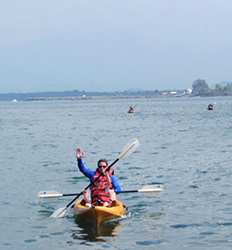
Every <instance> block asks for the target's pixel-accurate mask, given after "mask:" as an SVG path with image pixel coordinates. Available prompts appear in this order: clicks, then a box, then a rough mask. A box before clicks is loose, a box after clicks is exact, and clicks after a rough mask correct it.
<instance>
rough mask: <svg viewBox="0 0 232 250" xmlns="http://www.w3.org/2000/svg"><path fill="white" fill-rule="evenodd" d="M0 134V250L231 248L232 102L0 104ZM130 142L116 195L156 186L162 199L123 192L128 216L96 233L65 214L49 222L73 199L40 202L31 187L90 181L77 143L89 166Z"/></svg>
mask: <svg viewBox="0 0 232 250" xmlns="http://www.w3.org/2000/svg"><path fill="white" fill-rule="evenodd" d="M210 102H216V106H215V110H214V111H207V110H206V107H207V105H208V103H210ZM131 104H137V106H136V113H135V114H132V115H128V114H127V109H128V107H129V105H131ZM0 131H1V140H0V175H1V181H0V190H1V191H0V193H1V196H0V209H1V213H0V219H1V223H0V232H1V234H0V249H4V250H5V249H6V250H7V249H11V250H14V249H15V250H16V249H17V250H18V249H30V250H35V249H43V250H46V249H56V250H59V249H172V250H179V249H223V250H225V249H232V153H231V151H232V99H231V98H211V99H210V98H188V99H182V98H179V99H178V98H177V99H145V98H144V99H142V98H141V99H120V100H119V99H113V100H112V99H111V100H109V99H105V100H80V101H49V102H18V103H10V102H0ZM135 137H136V138H138V139H139V141H140V143H141V146H140V147H139V148H138V150H137V151H136V152H135V153H133V154H132V155H130V156H129V157H128V158H126V159H124V160H122V161H121V162H119V163H118V165H117V168H116V175H117V176H118V178H119V179H120V183H121V185H122V187H123V188H124V189H133V188H136V189H137V188H140V187H142V186H143V185H148V184H153V183H155V182H162V183H164V185H165V190H164V191H163V192H162V193H161V194H159V195H149V196H147V195H144V194H121V195H120V199H121V200H123V201H124V202H125V204H126V205H127V206H128V208H129V211H130V216H129V217H128V218H126V219H124V220H122V221H120V222H119V223H118V224H114V225H108V226H107V227H105V228H103V229H102V232H98V233H96V232H93V231H92V230H91V229H88V228H84V227H82V226H81V225H79V224H77V223H76V222H75V220H74V218H73V216H72V213H71V212H70V213H68V214H67V216H66V217H65V218H63V219H52V218H49V216H50V214H51V213H52V212H53V211H54V210H55V209H57V208H59V207H63V206H65V205H66V204H67V203H68V202H69V201H70V200H71V199H72V197H71V198H70V197H68V198H62V199H52V200H43V201H39V200H38V199H37V193H38V192H39V191H41V190H57V191H60V192H66V193H68V192H78V191H81V190H82V188H83V187H84V186H86V185H87V184H88V182H87V180H86V179H85V178H84V177H83V176H82V175H81V174H80V173H79V172H78V171H77V168H76V160H75V149H76V147H77V146H80V147H82V148H83V149H84V150H85V152H86V157H85V161H86V162H87V163H88V165H89V166H90V167H92V168H94V167H95V163H96V161H97V160H98V159H99V158H102V157H104V158H107V159H108V160H109V161H113V160H114V159H115V158H116V157H117V155H118V153H119V152H120V150H121V149H122V148H123V146H124V145H125V144H127V142H128V141H130V140H131V139H132V138H135Z"/></svg>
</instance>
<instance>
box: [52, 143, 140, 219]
mask: <svg viewBox="0 0 232 250" xmlns="http://www.w3.org/2000/svg"><path fill="white" fill-rule="evenodd" d="M138 146H139V141H138V139H133V140H132V141H131V142H129V143H128V144H127V145H126V146H124V147H123V149H122V151H121V153H120V154H119V156H118V157H117V159H116V160H115V161H114V162H113V163H111V164H110V165H109V166H108V167H107V168H106V170H105V171H108V170H109V169H110V168H111V167H112V166H113V165H115V163H117V162H118V161H119V160H121V159H123V158H125V157H126V156H128V155H129V154H131V153H133V152H134V151H135V150H136V148H137V147H138ZM99 178H100V176H98V178H96V179H95V181H97V180H98V179H99ZM91 185H92V183H90V184H89V185H88V186H86V187H85V188H84V189H83V190H82V191H81V192H80V193H77V194H76V197H75V198H74V199H73V200H71V201H70V202H69V203H68V204H67V205H66V206H65V207H62V208H58V209H57V210H56V211H55V212H53V214H52V215H51V217H53V218H61V217H64V215H65V213H66V211H67V209H68V208H69V207H70V206H72V204H73V203H74V202H75V201H76V200H77V199H78V198H79V197H80V196H81V195H82V194H83V193H84V192H85V191H86V190H87V189H88V188H89V187H91Z"/></svg>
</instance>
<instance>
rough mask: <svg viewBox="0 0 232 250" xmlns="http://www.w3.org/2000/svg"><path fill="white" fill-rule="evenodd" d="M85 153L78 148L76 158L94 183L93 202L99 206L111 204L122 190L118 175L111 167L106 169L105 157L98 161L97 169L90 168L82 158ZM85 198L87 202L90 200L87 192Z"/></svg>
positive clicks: (80, 168)
mask: <svg viewBox="0 0 232 250" xmlns="http://www.w3.org/2000/svg"><path fill="white" fill-rule="evenodd" d="M83 155H84V154H83V151H82V150H81V149H80V148H77V150H76V158H77V165H78V168H79V170H80V171H81V172H82V173H83V174H84V175H85V176H86V177H88V178H89V180H90V182H91V183H92V186H91V188H90V191H91V204H93V205H99V206H111V205H112V203H113V201H115V200H116V193H119V192H120V191H121V187H120V185H119V183H118V180H117V177H116V176H115V175H114V172H113V171H112V170H111V169H110V170H108V171H106V168H107V167H108V163H107V161H106V160H105V159H100V160H99V161H98V163H97V169H96V170H94V171H92V170H90V169H89V168H88V167H87V165H86V164H85V163H84V162H83V160H82V156H83ZM99 176H100V177H99ZM97 178H98V179H97ZM96 179H97V180H96ZM95 180H96V181H95ZM84 199H85V201H86V202H88V198H87V194H86V193H84Z"/></svg>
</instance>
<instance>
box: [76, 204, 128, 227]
mask: <svg viewBox="0 0 232 250" xmlns="http://www.w3.org/2000/svg"><path fill="white" fill-rule="evenodd" d="M73 212H74V214H75V215H77V216H78V217H79V219H81V220H83V221H84V222H86V223H91V224H94V225H95V226H100V225H101V224H102V223H104V222H105V221H108V220H112V219H117V218H122V217H123V216H124V215H125V214H126V207H125V205H124V204H123V203H122V202H121V201H115V202H114V203H113V205H112V207H104V206H91V205H90V206H87V205H82V204H81V201H77V202H76V203H75V205H74V207H73Z"/></svg>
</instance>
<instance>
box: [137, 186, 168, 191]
mask: <svg viewBox="0 0 232 250" xmlns="http://www.w3.org/2000/svg"><path fill="white" fill-rule="evenodd" d="M163 190H164V189H163V187H162V186H153V187H152V186H151V187H143V188H141V189H138V192H139V193H153V192H162V191H163Z"/></svg>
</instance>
